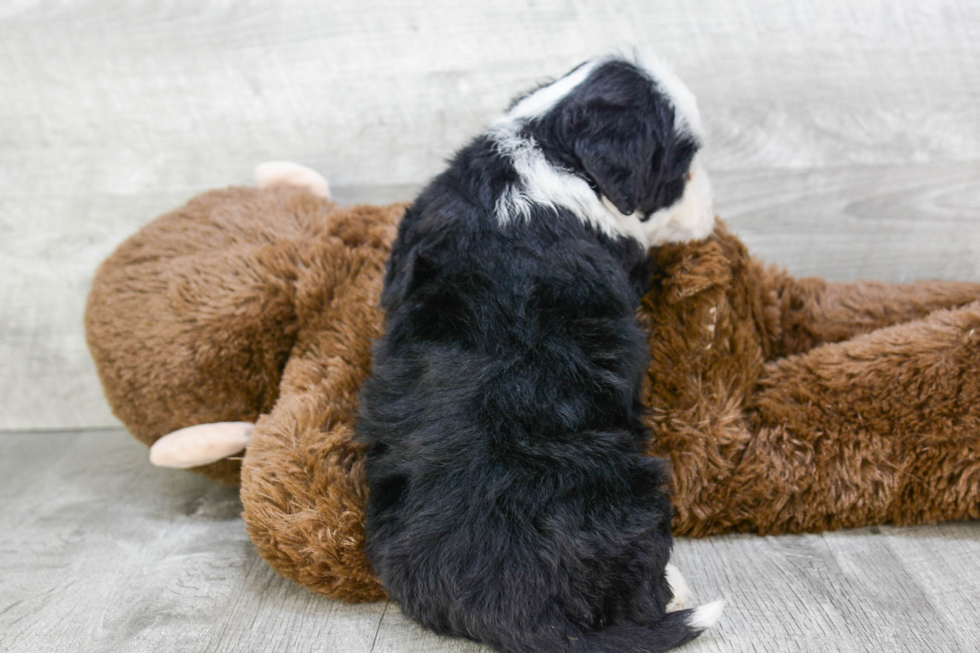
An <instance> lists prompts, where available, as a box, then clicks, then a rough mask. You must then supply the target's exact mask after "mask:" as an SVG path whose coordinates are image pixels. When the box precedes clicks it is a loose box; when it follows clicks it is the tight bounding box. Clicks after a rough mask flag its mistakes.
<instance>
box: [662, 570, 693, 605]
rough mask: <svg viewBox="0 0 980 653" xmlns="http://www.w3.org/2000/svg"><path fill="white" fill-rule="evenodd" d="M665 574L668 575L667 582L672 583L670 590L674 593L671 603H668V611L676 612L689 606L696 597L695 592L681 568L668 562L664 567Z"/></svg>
mask: <svg viewBox="0 0 980 653" xmlns="http://www.w3.org/2000/svg"><path fill="white" fill-rule="evenodd" d="M664 575H665V576H666V577H667V584H668V585H670V592H671V594H673V595H674V596H673V598H672V599H671V600H670V603H668V604H667V612H674V611H676V610H680V609H682V608H685V607H687V604H688V603H690V602H691V601H692V600H693V599H694V594H692V593H691V588H690V587H688V586H687V581H686V580H684V576H682V575H681V570H680V569H678V568H677V567H676V566H675V565H673V564H671V563H669V562H668V563H667V567H666V568H665V569H664Z"/></svg>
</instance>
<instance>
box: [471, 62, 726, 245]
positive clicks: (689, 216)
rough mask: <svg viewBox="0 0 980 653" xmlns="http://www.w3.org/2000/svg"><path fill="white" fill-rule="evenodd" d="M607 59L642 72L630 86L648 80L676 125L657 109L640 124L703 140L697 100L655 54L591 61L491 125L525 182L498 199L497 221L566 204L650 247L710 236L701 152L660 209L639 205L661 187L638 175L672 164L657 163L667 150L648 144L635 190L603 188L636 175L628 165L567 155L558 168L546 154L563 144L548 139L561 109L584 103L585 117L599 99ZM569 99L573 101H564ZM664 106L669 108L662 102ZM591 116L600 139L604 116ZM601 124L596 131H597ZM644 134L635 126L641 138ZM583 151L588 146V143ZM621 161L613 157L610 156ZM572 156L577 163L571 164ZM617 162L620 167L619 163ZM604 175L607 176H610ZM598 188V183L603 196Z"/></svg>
mask: <svg viewBox="0 0 980 653" xmlns="http://www.w3.org/2000/svg"><path fill="white" fill-rule="evenodd" d="M606 64H613V65H614V66H615V65H617V64H618V65H619V66H620V68H622V67H623V66H629V67H631V68H632V69H633V70H635V71H636V73H638V74H634V75H633V80H632V82H631V83H633V84H634V86H635V85H636V83H640V84H644V83H649V84H650V85H651V86H652V88H653V89H654V90H655V92H656V97H657V98H658V100H657V101H658V102H660V103H667V104H668V105H669V108H670V110H671V111H672V113H673V118H674V119H673V124H672V125H667V126H663V125H661V123H662V118H661V117H660V114H659V113H657V112H656V110H655V109H656V108H654V110H653V111H652V112H651V114H650V115H649V116H634V117H635V118H637V119H640V120H643V119H644V118H648V120H647V121H646V123H645V124H643V125H641V126H644V127H649V126H653V125H656V126H657V127H656V128H657V129H660V130H667V132H666V133H661V134H658V136H659V137H660V141H661V142H662V143H668V144H678V143H687V145H688V146H690V145H691V143H693V144H695V147H698V146H699V145H700V143H701V138H702V133H703V132H702V127H701V117H700V114H699V112H698V107H697V101H696V100H695V98H694V95H693V94H692V93H691V92H690V90H688V88H687V87H686V86H684V84H683V82H681V80H680V79H679V78H678V77H677V76H676V75H675V74H674V73H673V71H671V70H670V68H669V67H668V66H667V65H666V64H665V63H664V62H663V61H661V60H659V59H656V58H650V59H645V60H642V61H636V62H627V61H625V60H623V59H619V58H615V57H601V58H597V59H593V60H591V61H588V62H586V63H584V64H582V65H581V66H579V67H578V68H576V69H575V70H573V71H572V72H570V73H569V74H567V75H565V76H564V77H562V78H560V79H558V80H556V81H555V82H553V83H551V84H548V85H546V86H542V87H541V88H538V89H537V90H535V91H533V92H531V93H529V94H528V95H526V96H524V97H523V98H521V99H520V100H518V101H517V102H516V103H515V104H514V105H513V107H511V109H510V110H509V111H508V112H507V113H506V114H504V115H503V116H502V117H501V118H500V119H498V120H497V121H496V122H495V123H494V124H493V126H492V127H491V128H490V130H489V132H488V136H489V137H490V138H491V139H492V140H493V141H494V142H495V143H496V144H497V147H498V150H499V151H500V152H501V153H502V154H505V155H506V156H507V157H508V158H510V160H511V161H512V162H513V164H514V168H515V169H516V171H517V173H518V175H519V178H520V182H519V183H516V184H511V185H509V186H508V187H507V188H506V190H505V191H504V192H503V193H502V194H501V196H500V198H499V199H498V201H497V205H496V215H497V217H498V219H499V220H500V221H501V222H502V223H508V222H510V221H512V220H521V219H527V218H528V217H529V216H530V214H531V207H532V206H546V207H552V208H554V207H558V206H561V207H564V208H566V209H568V210H570V211H571V212H572V213H574V214H575V215H576V216H578V217H579V218H580V219H581V220H582V221H583V222H585V223H587V224H589V225H591V226H592V227H594V228H596V229H597V230H599V231H601V232H602V233H605V234H606V235H608V236H620V237H624V236H625V237H630V238H634V239H635V240H637V241H638V242H639V243H640V244H641V245H644V246H652V245H658V244H662V243H666V242H684V241H688V240H696V239H700V238H704V237H706V236H708V235H710V233H711V232H712V230H713V229H714V207H713V198H712V192H711V182H710V181H709V179H708V176H707V173H706V172H705V171H704V169H703V167H702V166H701V165H700V164H699V163H698V159H697V155H696V154H695V156H694V157H693V158H692V159H691V160H690V164H689V166H688V169H687V170H686V171H682V172H686V183H685V186H684V190H683V193H682V194H681V195H680V196H679V197H677V196H676V195H674V197H676V199H675V200H674V201H673V202H672V203H671V204H670V205H669V206H655V207H654V210H648V211H644V210H640V207H639V206H638V204H639V203H642V202H643V200H644V199H645V197H641V196H639V195H642V194H643V193H642V192H641V191H645V195H646V198H649V197H652V196H653V195H654V194H655V193H656V190H657V189H655V188H642V189H641V188H640V187H641V186H642V183H641V181H642V180H641V179H640V175H641V174H642V172H643V170H642V169H643V167H644V165H657V164H665V165H666V164H669V162H667V161H663V162H660V161H653V159H654V158H655V157H656V156H666V155H665V154H664V153H663V152H662V151H660V150H654V149H652V148H650V149H649V150H648V154H649V160H643V159H640V160H639V161H638V162H637V163H638V165H637V166H635V170H633V171H632V172H633V173H634V174H636V175H637V182H636V184H635V188H633V189H629V188H627V189H625V192H624V189H618V190H619V191H620V192H615V191H610V189H609V188H604V185H605V184H604V181H606V180H607V179H614V178H622V177H623V176H624V174H629V173H630V172H631V171H630V170H629V169H620V170H619V171H618V172H619V173H620V174H618V175H616V174H612V172H611V171H610V170H608V169H607V168H606V167H605V166H604V162H603V161H597V160H590V159H589V157H588V156H585V157H583V158H580V159H576V158H575V156H570V157H568V158H565V159H562V161H563V163H562V164H561V165H556V164H555V163H554V161H553V160H552V159H553V157H549V156H548V155H546V152H545V150H546V149H548V148H549V147H550V148H551V152H552V153H554V152H555V147H556V145H557V144H556V143H549V142H548V139H549V138H552V137H553V134H554V129H553V127H554V125H556V124H558V125H561V124H562V123H560V122H558V121H559V120H560V117H559V116H558V114H560V113H561V112H562V111H563V110H568V107H569V106H571V105H573V104H575V102H576V100H580V101H581V102H579V104H578V105H577V106H576V107H575V109H574V110H575V111H577V114H576V115H577V116H578V118H579V119H580V120H581V119H583V112H584V111H586V110H585V109H583V107H584V106H591V105H588V104H587V101H588V100H589V99H596V93H597V91H596V89H597V88H600V87H601V86H602V82H603V79H602V78H603V77H604V76H608V75H609V74H610V70H611V68H612V67H607V66H606ZM620 72H621V71H620ZM644 80H645V81H644ZM607 86H608V85H607ZM633 90H635V89H633ZM566 99H568V100H569V101H568V102H563V101H564V100H566ZM598 99H599V100H600V101H598V102H595V103H594V105H595V106H602V101H601V98H598ZM660 108H661V109H662V108H663V107H662V105H661V107H660ZM588 118H589V117H588V116H587V115H586V116H585V117H584V119H585V120H587V119H588ZM593 119H594V122H593V123H592V125H593V129H591V130H589V133H591V134H593V136H590V138H595V139H598V140H601V139H602V138H603V130H602V128H601V127H602V124H603V123H602V122H601V121H602V120H603V117H602V116H598V115H596V116H593ZM549 121H552V122H551V125H550V127H552V128H551V129H546V128H543V125H544V124H545V123H548V122H549ZM596 125H598V128H595V126H596ZM616 128H617V126H616V125H612V124H610V129H611V130H612V131H613V132H615V129H616ZM619 128H620V129H621V128H622V126H621V125H620V126H619ZM644 131H645V130H643V129H638V130H636V134H637V139H638V141H639V139H641V138H642V137H641V136H640V134H641V133H643V132H644ZM625 137H627V136H624V135H623V133H622V132H621V133H619V134H616V138H619V139H620V140H619V141H616V142H618V143H622V138H625ZM611 139H612V136H610V140H611ZM577 144H580V143H578V142H577ZM586 145H588V144H586ZM596 145H599V143H598V142H597V143H596ZM643 145H644V144H643V143H640V142H636V143H626V144H623V145H622V148H623V151H626V150H630V147H631V146H632V148H633V149H636V150H638V151H640V152H643V151H644V150H643ZM582 149H583V150H584V151H588V149H589V148H588V147H583V148H582ZM668 150H669V148H668ZM688 151H690V150H688ZM574 154H575V155H578V154H579V153H578V152H576V153H574ZM615 158H616V157H615V156H613V157H610V161H612V160H613V159H615ZM567 161H571V162H573V163H566V162H567ZM575 161H579V162H581V165H582V168H583V169H570V168H575V167H576V164H575V163H574V162H575ZM616 163H617V164H618V165H620V166H621V165H622V163H621V162H616ZM603 173H606V175H607V176H605V177H604V176H603ZM590 181H591V183H590ZM595 187H598V191H599V192H598V193H597V190H596V188H595ZM630 190H632V194H631V193H630ZM610 192H613V196H610V195H609V193H610Z"/></svg>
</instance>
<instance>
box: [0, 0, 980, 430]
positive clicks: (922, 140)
mask: <svg viewBox="0 0 980 653" xmlns="http://www.w3.org/2000/svg"><path fill="white" fill-rule="evenodd" d="M978 43H980V3H976V2H972V1H970V0H936V1H934V2H926V3H923V2H918V1H916V0H873V1H870V2H862V3H858V4H855V3H853V2H851V1H850V0H827V1H825V2H820V3H812V2H806V1H805V0H787V1H784V2H777V3H773V2H766V1H765V0H740V1H738V2H729V1H728V0H690V1H687V0H685V1H684V2H678V1H673V2H661V3H649V2H644V1H643V0H615V1H613V2H604V3H580V2H574V1H573V0H545V1H544V2H535V3H524V2H519V1H517V0H505V1H504V2H502V3H501V2H497V3H484V4H482V5H475V4H472V3H457V2H453V1H452V0H435V1H434V2H430V1H428V0H426V1H425V2H423V1H422V0H410V1H408V2H401V3H396V4H391V3H389V2H385V1H383V0H337V1H336V2H331V3H326V4H325V3H321V2H317V1H316V0H301V1H298V2H291V3H287V4H285V5H282V6H278V5H277V6H273V5H266V4H262V3H252V4H239V3H234V4H228V3H226V2H222V1H219V0H206V1H203V2H202V1H200V0H175V1H174V2H168V3H165V4H160V3H155V2H149V1H148V0H143V1H142V2H130V3H123V4H117V5H106V4H105V3H101V2H98V0H83V1H80V2H74V3H55V4H51V3H45V2H41V1H40V0H18V1H16V2H8V3H4V4H3V5H2V6H0V79H3V80H4V101H3V102H2V103H0V134H2V136H0V138H2V141H3V147H0V359H2V360H4V361H5V362H6V369H7V374H4V375H3V376H2V377H0V402H2V406H3V410H0V430H17V429H20V430H24V429H45V428H48V429H59V428H60V429H64V428H99V427H108V426H113V425H117V424H118V423H117V422H116V421H115V420H114V419H113V418H112V416H111V415H110V414H109V411H108V409H107V406H106V405H105V402H104V401H103V400H102V398H101V390H100V388H99V387H98V383H97V380H96V378H95V375H94V370H93V368H92V364H91V362H90V361H89V360H88V354H87V351H86V349H85V346H84V341H83V336H82V332H81V313H82V308H83V306H84V299H85V294H86V291H87V288H88V283H89V280H90V278H91V274H92V272H93V270H94V267H95V266H96V264H97V263H98V262H99V261H100V260H102V258H104V257H105V256H106V255H107V254H108V253H109V252H110V251H111V250H112V248H113V247H114V246H115V245H116V244H117V243H118V242H120V241H121V240H122V239H123V238H125V237H126V236H128V235H129V234H130V233H132V232H133V231H134V230H135V229H136V228H138V227H139V226H140V225H141V224H143V223H144V222H146V221H147V220H149V219H150V218H152V217H153V216H154V215H156V214H158V213H160V212H162V211H165V210H167V209H170V208H173V207H175V206H177V205H178V204H180V203H181V202H182V201H184V200H185V199H187V198H188V197H190V196H191V195H193V194H195V193H197V192H200V191H202V190H205V189H207V188H211V187H219V186H224V185H227V184H229V183H242V182H247V181H248V179H249V178H250V174H251V169H252V167H253V166H254V165H255V164H256V163H258V162H261V161H263V160H268V159H280V158H285V159H292V160H296V161H300V162H303V163H306V164H309V165H312V166H314V167H315V168H317V169H319V170H321V171H323V172H324V173H325V174H326V175H327V176H328V177H330V179H331V182H332V184H333V186H334V188H335V190H336V191H337V196H338V198H339V199H341V200H348V199H358V200H373V201H387V200H390V199H405V198H409V197H411V195H412V194H413V192H414V189H416V188H417V187H418V185H419V184H422V183H423V182H424V181H425V180H426V179H427V178H429V177H430V176H431V175H432V174H434V173H435V172H437V171H438V170H439V169H441V167H442V165H443V160H444V158H445V157H446V156H448V155H449V154H450V153H451V152H452V151H453V150H454V149H455V148H457V147H458V146H459V145H460V144H461V143H463V142H464V141H465V140H466V139H467V138H468V137H469V136H471V135H472V134H474V133H476V132H477V131H479V130H480V129H481V128H482V126H483V125H485V124H486V123H487V122H488V121H489V120H491V119H492V118H493V117H494V116H495V115H496V114H497V113H498V112H499V111H500V109H501V107H503V106H504V105H505V104H506V103H507V101H508V100H509V98H510V97H511V96H512V95H513V94H514V93H516V92H518V91H519V90H521V89H525V88H527V87H528V86H529V85H530V84H533V83H536V82H537V81H540V80H542V79H545V78H548V77H550V76H554V75H557V74H560V73H562V72H563V71H565V70H566V69H568V68H569V67H570V66H571V65H573V64H575V63H576V62H578V61H580V60H582V59H584V58H586V57H588V56H591V55H593V54H596V53H601V52H607V51H610V50H614V49H617V48H619V49H629V48H630V47H632V46H636V47H637V48H638V49H640V50H642V51H649V50H656V51H657V52H659V53H660V54H662V55H663V56H664V57H665V58H667V59H669V60H671V61H673V62H674V63H675V66H676V68H677V70H678V72H679V73H680V75H681V76H682V77H683V78H684V79H685V80H686V81H687V82H688V84H689V85H690V86H691V88H692V89H693V90H694V91H695V93H696V94H697V95H698V96H699V98H700V103H701V107H702V112H703V114H704V123H705V127H706V132H707V143H708V145H707V151H706V158H707V164H708V167H709V169H710V170H712V171H713V173H714V178H715V181H716V185H717V196H718V207H719V210H720V211H721V213H722V214H723V215H724V216H725V217H726V218H728V219H730V220H731V221H732V223H733V224H734V225H735V226H736V227H737V228H739V229H741V230H742V232H743V233H744V234H745V237H746V240H747V242H748V243H749V244H750V246H752V247H753V248H754V249H755V251H756V252H757V253H758V254H760V255H762V256H764V257H766V258H770V259H772V260H774V261H779V262H782V263H784V264H786V265H787V266H789V268H790V269H791V270H793V271H795V272H800V273H806V274H825V275H827V276H830V277H832V278H837V279H847V278H855V277H861V276H870V277H879V278H885V279H891V280H907V279H912V278H916V277H921V276H927V277H943V278H956V277H959V278H970V279H976V278H980V270H978V266H980V263H978V261H980V256H978V255H977V254H978V247H980V237H978V231H977V229H978V226H977V220H976V215H977V209H978V207H980V200H978V189H977V185H976V181H975V180H976V179H977V178H978V174H977V173H978V168H977V165H978V163H977V162H978V161H980V129H978V127H980V122H978V119H977V113H976V107H977V106H980V46H978V45H977V44H978Z"/></svg>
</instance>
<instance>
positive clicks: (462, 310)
mask: <svg viewBox="0 0 980 653" xmlns="http://www.w3.org/2000/svg"><path fill="white" fill-rule="evenodd" d="M523 130H524V134H525V135H528V136H532V137H533V138H534V139H535V141H536V142H537V144H538V146H539V147H540V148H541V150H542V151H543V152H544V153H545V155H546V157H547V159H548V160H549V161H550V162H552V163H553V164H555V165H557V166H561V167H563V168H565V169H567V170H568V171H570V172H572V173H573V174H575V175H579V176H581V177H582V178H583V179H586V180H587V181H588V182H589V183H590V184H591V185H592V187H593V188H595V189H596V191H597V192H601V193H603V194H605V195H606V196H607V197H609V198H610V199H611V201H613V202H614V203H615V204H616V206H617V207H619V208H620V210H622V211H623V212H624V213H631V212H632V211H633V210H640V211H643V212H644V214H648V213H650V212H652V211H655V210H656V209H658V208H661V207H663V206H667V205H670V204H672V203H673V202H674V201H675V200H676V199H677V198H678V197H679V196H680V194H681V193H682V192H683V184H684V175H685V173H686V171H687V169H688V166H689V165H690V162H691V157H692V156H693V155H694V152H695V150H696V149H697V144H696V143H695V141H694V140H693V138H692V137H690V136H685V135H684V134H679V133H677V132H676V131H675V130H674V115H673V110H672V109H671V107H670V105H669V103H668V102H667V100H666V98H665V97H664V96H663V95H661V94H660V93H659V92H657V91H656V89H655V88H654V87H653V86H652V85H651V83H650V80H649V79H648V78H647V77H646V76H645V75H644V74H643V73H642V72H640V71H639V70H638V69H637V68H635V67H633V66H632V65H631V64H628V63H625V62H621V61H614V62H610V63H606V64H604V65H602V66H601V67H599V68H598V69H597V70H596V71H594V72H593V73H592V75H591V76H590V77H589V79H588V80H586V81H585V82H583V83H582V84H581V85H580V86H579V87H578V88H576V89H575V90H574V91H573V92H572V93H571V94H570V95H569V96H568V97H566V98H565V99H564V100H562V101H561V102H559V103H558V104H556V105H555V106H554V107H553V108H552V109H551V110H550V111H549V112H548V113H547V114H546V115H544V116H541V117H539V118H536V119H533V120H531V121H529V122H527V123H526V124H525V125H524V126H523ZM515 183H519V179H518V175H517V173H516V171H515V169H514V167H513V165H512V164H511V162H510V160H509V159H508V158H507V157H506V156H504V155H502V154H501V153H499V152H498V148H497V147H496V145H495V143H494V141H493V140H492V138H491V137H488V136H483V137H480V138H477V139H476V140H475V141H474V142H473V143H471V144H470V145H469V146H467V147H465V148H464V149H463V150H461V151H460V152H459V153H458V154H457V155H456V156H455V158H454V159H453V160H452V161H451V162H450V164H449V168H448V170H446V171H445V172H444V173H442V174H441V175H439V176H438V177H437V178H436V179H435V180H434V181H433V182H432V183H431V184H430V185H429V186H428V187H427V188H426V189H425V190H424V191H423V192H422V194H421V195H420V197H419V198H418V199H417V200H416V202H415V203H414V204H413V205H412V207H411V208H410V209H409V210H408V212H407V213H406V215H405V218H404V221H403V222H402V224H401V227H400V229H399V233H398V237H397V239H396V241H395V244H394V247H393V250H392V255H391V260H390V262H389V268H388V273H387V276H386V279H385V289H384V294H383V298H382V303H383V306H384V308H385V311H386V314H387V330H386V333H385V335H384V337H383V338H382V339H381V340H380V341H379V342H378V344H377V346H376V349H375V353H374V363H373V373H372V376H371V377H370V378H369V380H368V381H367V383H366V384H365V387H364V390H363V393H362V396H361V402H362V407H361V411H362V412H361V418H360V421H359V424H358V432H359V436H360V437H361V438H362V440H363V441H364V442H366V443H368V444H369V445H370V449H369V455H368V477H369V481H370V488H371V494H370V500H369V505H368V520H367V529H368V553H369V556H370V559H371V561H372V563H373V565H374V567H375V571H376V572H377V573H378V574H379V576H380V577H381V579H382V581H383V582H384V584H385V586H386V587H387V588H388V590H389V592H390V593H391V595H392V597H393V598H395V599H396V600H397V601H398V602H399V603H400V604H401V608H402V610H403V611H404V612H405V613H406V614H407V615H409V616H410V617H412V618H413V619H415V620H417V621H418V622H420V623H421V624H423V625H425V626H427V627H429V628H431V629H433V630H435V631H436V632H439V633H444V634H449V635H456V636H463V637H468V638H471V639H474V640H478V641H480V642H484V643H486V644H489V645H490V646H493V647H495V648H497V649H498V650H500V651H514V652H518V651H519V652H522V653H524V652H527V651H566V650H567V651H660V650H665V649H667V648H670V647H672V646H676V645H679V644H681V643H683V642H685V641H687V640H689V639H692V638H694V637H696V636H697V634H698V633H699V631H698V630H696V629H692V628H691V627H690V626H689V625H688V621H687V620H688V619H689V617H690V614H689V613H690V611H683V612H677V613H672V614H670V615H666V616H665V613H664V607H665V605H666V604H667V602H668V601H669V600H670V598H671V592H670V588H669V586H668V584H667V582H666V579H665V577H664V566H665V565H666V563H667V561H668V558H669V554H670V548H671V534H670V523H671V506H670V502H669V499H668V497H667V495H666V493H665V486H666V484H667V476H666V471H665V467H664V464H663V462H662V461H660V460H656V459H653V458H649V457H646V456H644V455H643V454H642V450H643V444H644V442H645V440H646V439H647V438H648V437H649V433H648V431H647V429H646V428H645V426H644V424H643V421H642V414H643V408H642V405H641V402H640V389H641V383H642V378H643V375H644V373H645V370H646V369H647V364H648V353H647V348H646V336H645V334H644V333H643V331H642V330H641V328H640V327H639V326H638V324H637V322H636V320H635V318H634V311H635V309H636V307H637V305H638V301H639V297H640V295H641V293H642V292H643V289H644V287H645V284H646V280H647V279H648V278H649V276H650V270H649V269H648V259H647V256H646V252H645V250H644V249H643V247H641V246H640V245H639V244H638V243H637V242H636V241H634V240H632V239H629V238H625V237H623V238H619V237H615V238H611V237H608V236H606V235H604V234H602V233H599V232H598V231H597V230H595V229H594V228H592V227H590V226H587V225H586V224H584V223H583V222H582V220H580V219H579V218H578V217H576V216H575V215H573V214H572V213H571V211H570V210H568V209H565V208H558V209H557V210H555V209H552V208H549V207H545V206H535V207H533V209H532V211H531V215H530V216H529V219H527V220H515V221H512V222H511V223H509V224H506V225H501V224H500V222H499V221H498V219H497V217H496V216H495V213H494V211H495V206H496V202H497V200H498V198H499V197H500V195H501V193H502V192H503V191H504V190H505V188H506V187H507V185H508V184H515Z"/></svg>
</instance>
